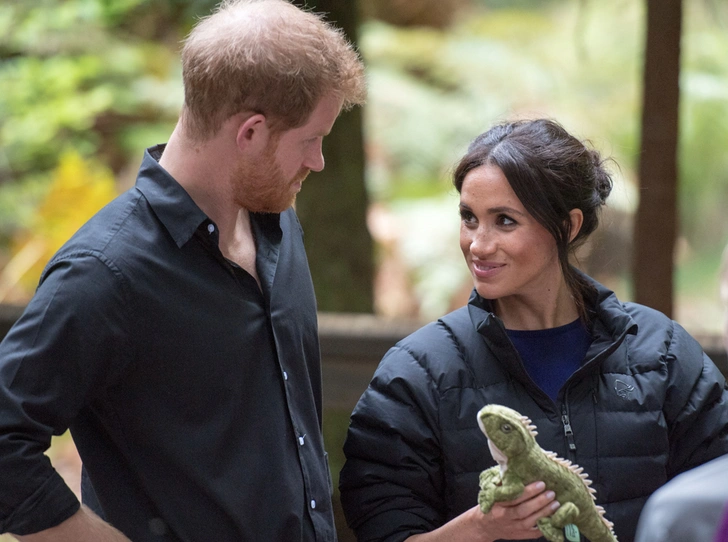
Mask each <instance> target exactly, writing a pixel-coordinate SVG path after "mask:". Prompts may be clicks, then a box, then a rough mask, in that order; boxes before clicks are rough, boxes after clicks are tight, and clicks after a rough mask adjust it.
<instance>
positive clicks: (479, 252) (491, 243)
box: [470, 228, 497, 258]
mask: <svg viewBox="0 0 728 542" xmlns="http://www.w3.org/2000/svg"><path fill="white" fill-rule="evenodd" d="M496 245H497V243H496V239H495V237H494V236H493V235H491V234H490V232H488V231H485V229H480V228H479V229H478V230H477V231H476V232H474V234H473V238H472V240H471V242H470V252H471V253H472V254H473V255H474V256H478V257H481V258H482V257H483V256H487V255H489V254H493V253H494V252H495V249H496Z"/></svg>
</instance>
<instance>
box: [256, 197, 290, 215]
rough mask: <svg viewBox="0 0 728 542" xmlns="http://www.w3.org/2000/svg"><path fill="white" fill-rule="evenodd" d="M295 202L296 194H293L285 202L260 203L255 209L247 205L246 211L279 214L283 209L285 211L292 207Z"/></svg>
mask: <svg viewBox="0 0 728 542" xmlns="http://www.w3.org/2000/svg"><path fill="white" fill-rule="evenodd" d="M295 203H296V196H295V194H294V196H293V197H292V198H291V199H290V200H289V201H288V203H286V204H283V203H281V204H279V205H275V204H273V205H260V206H257V207H256V208H255V209H251V208H249V207H246V209H248V211H250V212H253V213H269V214H281V213H282V212H283V211H286V210H287V209H290V208H291V207H293V206H294V205H295Z"/></svg>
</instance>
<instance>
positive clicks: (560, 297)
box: [492, 282, 579, 330]
mask: <svg viewBox="0 0 728 542" xmlns="http://www.w3.org/2000/svg"><path fill="white" fill-rule="evenodd" d="M492 304H493V311H494V312H495V314H496V315H497V316H498V317H499V318H500V319H501V320H502V321H503V324H504V325H505V327H506V329H513V330H533V329H551V328H555V327H559V326H564V325H566V324H570V323H571V322H573V321H574V320H576V319H577V318H579V310H578V308H577V306H576V302H575V301H574V298H573V296H572V294H571V291H570V290H569V287H568V286H567V285H566V283H565V282H561V284H560V285H559V286H558V287H557V288H555V289H554V290H553V291H547V292H542V293H540V295H538V296H528V295H521V294H518V295H511V296H507V297H503V298H500V299H495V300H493V301H492Z"/></svg>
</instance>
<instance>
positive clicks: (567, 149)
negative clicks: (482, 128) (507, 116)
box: [453, 119, 612, 322]
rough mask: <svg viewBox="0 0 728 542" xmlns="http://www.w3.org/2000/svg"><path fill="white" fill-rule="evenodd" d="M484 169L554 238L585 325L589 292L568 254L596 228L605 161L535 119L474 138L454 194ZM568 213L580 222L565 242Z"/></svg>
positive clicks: (607, 188) (605, 187)
mask: <svg viewBox="0 0 728 542" xmlns="http://www.w3.org/2000/svg"><path fill="white" fill-rule="evenodd" d="M483 165H493V166H497V167H498V168H500V170H501V171H502V172H503V175H505V177H506V179H507V180H508V183H509V184H510V185H511V188H512V189H513V191H514V192H515V193H516V196H518V199H520V200H521V203H523V206H524V207H525V208H526V210H527V211H528V212H529V213H530V214H531V216H533V217H534V218H535V219H536V220H537V221H538V222H539V223H540V224H541V225H542V226H543V227H544V228H546V230H547V231H548V232H549V233H551V235H552V236H553V237H554V239H555V240H556V246H557V248H558V255H559V263H560V265H561V269H562V271H563V273H564V278H565V279H566V284H567V286H568V287H569V289H570V291H571V293H572V296H573V297H574V301H575V302H576V306H577V309H578V311H579V315H580V316H581V318H582V320H584V321H585V322H588V321H589V318H588V315H587V310H586V300H587V299H589V297H591V294H592V293H593V292H594V288H593V287H592V285H591V284H590V283H589V282H588V281H587V280H586V279H585V278H584V277H583V276H582V275H580V274H579V273H577V272H576V270H575V269H574V268H572V267H571V265H570V264H569V254H570V253H571V252H572V251H573V250H574V249H576V248H577V247H578V246H579V245H581V244H582V243H583V242H584V241H586V239H587V237H589V235H590V234H591V233H592V232H593V231H594V230H595V229H596V228H597V226H598V224H599V209H600V208H601V206H602V205H604V202H605V200H606V199H607V197H608V196H609V193H610V192H611V191H612V178H611V176H610V175H609V173H608V172H607V170H606V169H605V168H604V160H603V159H602V158H601V156H600V155H599V153H598V152H597V151H596V150H593V149H590V148H588V147H587V146H586V145H585V144H584V143H582V142H581V141H579V140H578V139H577V138H575V137H574V136H572V135H570V134H569V133H568V132H567V131H566V130H564V128H563V127H562V126H561V125H560V124H558V123H557V122H555V121H552V120H548V119H538V120H527V121H516V122H509V123H504V124H498V125H496V126H494V127H493V128H491V129H490V130H488V131H487V132H485V133H484V134H481V135H480V136H478V137H477V138H475V140H474V141H473V142H472V143H471V144H470V146H469V147H468V151H467V153H466V154H465V156H464V157H463V158H462V159H461V160H460V162H459V163H458V165H457V167H456V169H455V174H454V176H453V184H454V185H455V188H456V189H457V191H458V192H460V191H461V189H462V186H463V181H464V180H465V176H466V175H467V174H468V173H469V172H470V171H471V170H473V169H475V168H477V167H479V166H483ZM572 209H580V210H581V212H582V213H583V215H584V222H583V224H582V226H581V229H580V230H579V233H578V234H577V235H576V237H574V239H573V240H572V241H571V242H569V237H570V234H571V221H570V220H569V212H570V211H571V210H572Z"/></svg>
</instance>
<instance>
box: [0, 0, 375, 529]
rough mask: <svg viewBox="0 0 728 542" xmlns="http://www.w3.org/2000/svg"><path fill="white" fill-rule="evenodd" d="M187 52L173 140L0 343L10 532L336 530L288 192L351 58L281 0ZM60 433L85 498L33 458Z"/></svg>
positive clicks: (346, 83) (359, 86) (316, 158)
mask: <svg viewBox="0 0 728 542" xmlns="http://www.w3.org/2000/svg"><path fill="white" fill-rule="evenodd" d="M182 63H183V79H184V85H185V103H184V107H183V110H182V113H181V116H180V121H179V123H178V125H177V127H176V128H175V130H174V132H173V133H172V135H171V137H170V140H169V143H168V144H167V145H166V147H165V146H161V145H160V146H157V147H152V148H150V149H148V150H147V152H146V153H145V155H144V159H143V162H142V165H141V168H140V171H139V175H138V178H137V183H136V186H135V188H133V189H132V190H130V191H128V192H127V193H125V194H123V195H121V196H120V197H119V198H117V199H116V200H115V201H114V202H112V203H111V204H110V205H108V206H107V207H106V208H105V209H103V210H101V211H100V212H99V213H98V214H97V215H96V216H95V217H94V218H92V219H91V220H90V221H89V222H88V223H87V224H86V225H85V226H84V227H83V228H81V229H80V230H79V231H78V232H77V233H76V234H75V235H74V237H73V238H72V239H71V240H70V241H69V242H68V243H67V244H66V245H65V246H64V247H63V248H62V249H61V250H60V251H59V252H58V253H57V254H56V255H55V256H54V257H53V258H52V260H51V261H50V262H49V264H48V266H47V267H46V269H45V271H44V273H43V275H42V277H41V281H40V286H39V288H38V290H37V292H36V295H35V296H34V298H33V300H32V301H31V302H30V303H29V305H28V307H27V309H26V311H25V312H24V314H23V316H22V317H21V318H20V319H19V321H18V322H17V323H16V325H15V326H14V327H13V329H12V330H11V331H10V332H9V333H8V335H7V337H6V338H5V340H4V341H3V342H2V344H0V473H1V474H0V532H10V533H14V534H15V535H16V536H17V537H18V538H19V539H20V540H22V541H31V542H36V541H43V540H54V541H73V542H84V541H94V542H98V541H117V540H134V541H143V542H146V541H178V540H179V541H181V540H184V541H203V540H214V541H216V542H222V541H231V542H232V541H235V542H239V541H243V540H253V541H273V540H286V541H288V540H316V541H323V540H335V538H336V535H335V530H334V524H333V514H332V510H331V501H330V492H331V487H330V480H329V472H328V466H327V460H326V454H325V452H324V449H323V441H322V437H321V431H320V429H321V376H320V366H319V364H320V359H319V349H318V339H317V325H316V306H315V299H314V294H313V287H312V284H311V278H310V274H309V271H308V265H307V262H306V257H305V253H304V248H303V242H302V233H301V229H300V225H299V223H298V221H297V219H296V216H295V213H294V211H293V210H292V209H291V204H292V202H293V201H294V199H295V197H296V193H297V192H298V190H299V189H300V188H301V183H302V182H303V180H304V178H305V177H306V175H307V174H308V172H309V171H311V170H313V171H319V170H321V169H322V168H323V166H324V161H323V157H322V154H321V141H322V138H323V137H324V136H325V135H327V134H328V133H329V131H330V130H331V127H332V125H333V123H334V121H335V119H336V117H337V116H338V114H339V112H340V110H341V109H342V108H348V107H350V106H352V105H355V104H360V103H362V101H363V97H364V83H363V67H362V64H361V61H360V60H359V58H358V56H357V55H356V53H355V52H354V51H353V49H352V47H351V46H350V44H348V43H347V42H346V40H345V39H344V38H343V37H342V35H341V34H340V33H339V32H338V31H336V30H334V28H333V27H331V26H330V25H328V24H327V23H324V22H323V21H322V20H321V19H320V18H319V17H317V16H315V15H314V14H312V13H308V12H304V11H302V10H299V9H298V8H296V7H294V6H293V5H291V4H289V3H288V2H286V1H285V0H239V1H233V2H225V3H223V4H222V5H221V6H220V7H219V8H218V10H217V11H215V13H213V14H212V15H211V16H210V17H208V18H206V19H203V20H202V21H200V22H199V24H197V25H196V27H195V28H194V29H193V31H192V32H191V34H190V36H189V37H188V39H187V40H186V42H185V45H184V48H183V51H182ZM69 427H70V429H71V433H72V435H73V437H74V441H75V443H76V446H77V448H78V450H79V454H80V456H81V458H82V460H83V463H84V472H83V480H82V496H83V501H84V506H82V507H79V503H78V502H77V500H76V498H75V496H74V494H73V493H72V491H71V490H70V489H69V488H68V487H67V486H66V485H65V484H64V483H63V481H62V479H61V478H60V476H59V475H58V474H57V473H56V472H55V471H54V470H53V469H52V467H51V466H50V464H49V462H48V461H47V459H46V458H45V456H44V455H43V454H44V452H45V450H46V449H47V448H48V446H49V443H50V439H51V435H53V434H61V433H63V432H64V431H65V430H66V428H69Z"/></svg>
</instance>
